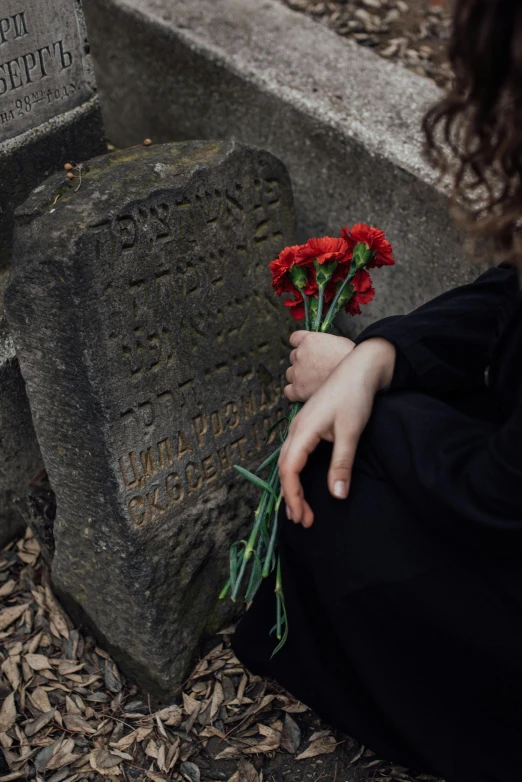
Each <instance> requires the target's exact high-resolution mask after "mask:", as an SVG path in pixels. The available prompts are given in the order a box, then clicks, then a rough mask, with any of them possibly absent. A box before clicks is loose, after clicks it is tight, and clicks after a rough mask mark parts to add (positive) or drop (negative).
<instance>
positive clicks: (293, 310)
mask: <svg viewBox="0 0 522 782" xmlns="http://www.w3.org/2000/svg"><path fill="white" fill-rule="evenodd" d="M293 293H294V297H293V298H292V297H291V296H290V297H289V298H288V299H285V302H284V304H285V307H289V308H290V314H291V315H292V317H293V318H294V320H304V317H305V308H304V302H303V294H302V293H301V291H297V290H294V292H293Z"/></svg>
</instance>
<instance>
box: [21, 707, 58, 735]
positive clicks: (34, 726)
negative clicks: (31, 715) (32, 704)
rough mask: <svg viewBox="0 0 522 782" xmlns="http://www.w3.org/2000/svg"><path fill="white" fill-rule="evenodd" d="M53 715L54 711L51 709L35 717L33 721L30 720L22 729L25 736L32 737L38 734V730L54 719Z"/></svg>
mask: <svg viewBox="0 0 522 782" xmlns="http://www.w3.org/2000/svg"><path fill="white" fill-rule="evenodd" d="M54 715H55V710H54V709H51V710H50V711H48V712H46V713H45V714H40V716H39V717H37V718H36V719H35V720H31V722H28V723H27V725H26V726H25V728H24V730H25V735H26V736H34V734H35V733H38V731H39V730H41V729H42V728H44V727H45V726H46V725H47V724H48V723H49V722H51V720H52V719H54Z"/></svg>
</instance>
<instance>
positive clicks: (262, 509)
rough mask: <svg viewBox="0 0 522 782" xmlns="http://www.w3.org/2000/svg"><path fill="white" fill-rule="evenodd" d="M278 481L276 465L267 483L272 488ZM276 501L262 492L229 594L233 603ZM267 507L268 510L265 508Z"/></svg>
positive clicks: (266, 492) (265, 492) (267, 493)
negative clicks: (263, 524) (266, 516)
mask: <svg viewBox="0 0 522 782" xmlns="http://www.w3.org/2000/svg"><path fill="white" fill-rule="evenodd" d="M278 481H279V476H278V473H277V464H275V465H274V466H273V467H272V469H271V471H270V478H269V479H268V483H269V484H270V486H272V487H274V484H276V483H277V482H278ZM275 501H276V498H275V497H274V495H273V494H269V492H268V491H266V490H265V491H264V492H263V494H262V496H261V500H260V501H259V505H258V506H257V510H256V512H255V515H254V519H255V521H254V526H253V528H252V532H251V533H250V537H249V539H248V542H247V545H246V547H245V550H244V552H243V559H242V562H241V568H240V570H239V575H238V577H237V581H236V583H235V585H234V589H233V591H232V594H231V599H232V600H233V601H235V599H236V597H237V593H238V592H239V587H240V586H241V582H242V580H243V577H244V575H245V570H246V567H247V564H248V561H249V559H250V557H251V556H252V553H253V551H254V547H255V545H256V540H257V536H258V534H259V530H260V528H261V525H262V523H263V521H264V519H265V515H266V513H267V511H268V513H269V514H270V513H271V512H272V509H273V506H274V502H275ZM267 506H268V508H267Z"/></svg>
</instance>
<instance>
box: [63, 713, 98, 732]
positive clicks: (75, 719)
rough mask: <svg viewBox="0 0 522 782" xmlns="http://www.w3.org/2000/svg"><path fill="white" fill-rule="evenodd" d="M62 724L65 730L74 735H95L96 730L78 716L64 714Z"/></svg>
mask: <svg viewBox="0 0 522 782" xmlns="http://www.w3.org/2000/svg"><path fill="white" fill-rule="evenodd" d="M63 722H64V725H65V727H66V728H67V730H71V731H73V732H76V733H96V729H95V728H93V726H92V725H89V723H88V722H87V720H84V718H83V717H80V715H79V714H66V715H65V716H64V718H63Z"/></svg>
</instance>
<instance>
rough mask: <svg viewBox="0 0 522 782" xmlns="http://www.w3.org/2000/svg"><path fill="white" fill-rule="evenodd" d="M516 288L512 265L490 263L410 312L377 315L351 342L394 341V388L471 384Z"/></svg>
mask: <svg viewBox="0 0 522 782" xmlns="http://www.w3.org/2000/svg"><path fill="white" fill-rule="evenodd" d="M518 292H519V286H518V277H517V273H516V270H514V269H512V268H510V267H508V266H500V267H497V268H494V269H490V270H488V272H486V273H485V274H483V275H481V276H480V277H479V278H478V279H477V280H476V281H475V282H474V283H471V284H470V285H463V286H460V287H459V288H456V289H454V290H452V291H449V292H448V293H445V294H443V295H442V296H439V297H437V298H436V299H433V300H432V301H430V302H427V303H426V304H424V305H422V307H419V308H418V309H417V310H414V311H413V312H412V313H410V314H409V315H404V316H399V317H392V318H386V319H384V320H382V321H377V322H376V323H374V324H372V325H371V326H369V327H368V328H367V329H365V331H364V332H363V333H362V334H361V335H360V336H359V337H358V338H357V339H356V340H355V342H356V343H357V344H359V345H360V346H362V344H363V343H364V342H365V341H373V340H374V339H377V338H384V339H386V340H388V341H389V342H391V343H392V344H393V345H394V346H395V348H396V352H397V355H396V362H395V370H394V376H393V377H392V380H391V384H390V385H391V388H393V389H411V390H420V391H426V392H429V393H435V394H436V393H446V392H452V391H455V390H465V389H470V388H476V387H478V386H479V385H481V384H482V383H483V376H484V369H485V367H486V365H487V364H488V363H489V360H490V357H491V353H492V350H493V347H494V345H495V343H496V340H497V338H498V335H499V333H500V331H501V329H502V327H503V325H504V323H505V322H506V320H507V318H508V317H509V315H510V313H511V312H512V311H513V310H514V308H515V306H516V303H517V295H518Z"/></svg>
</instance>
